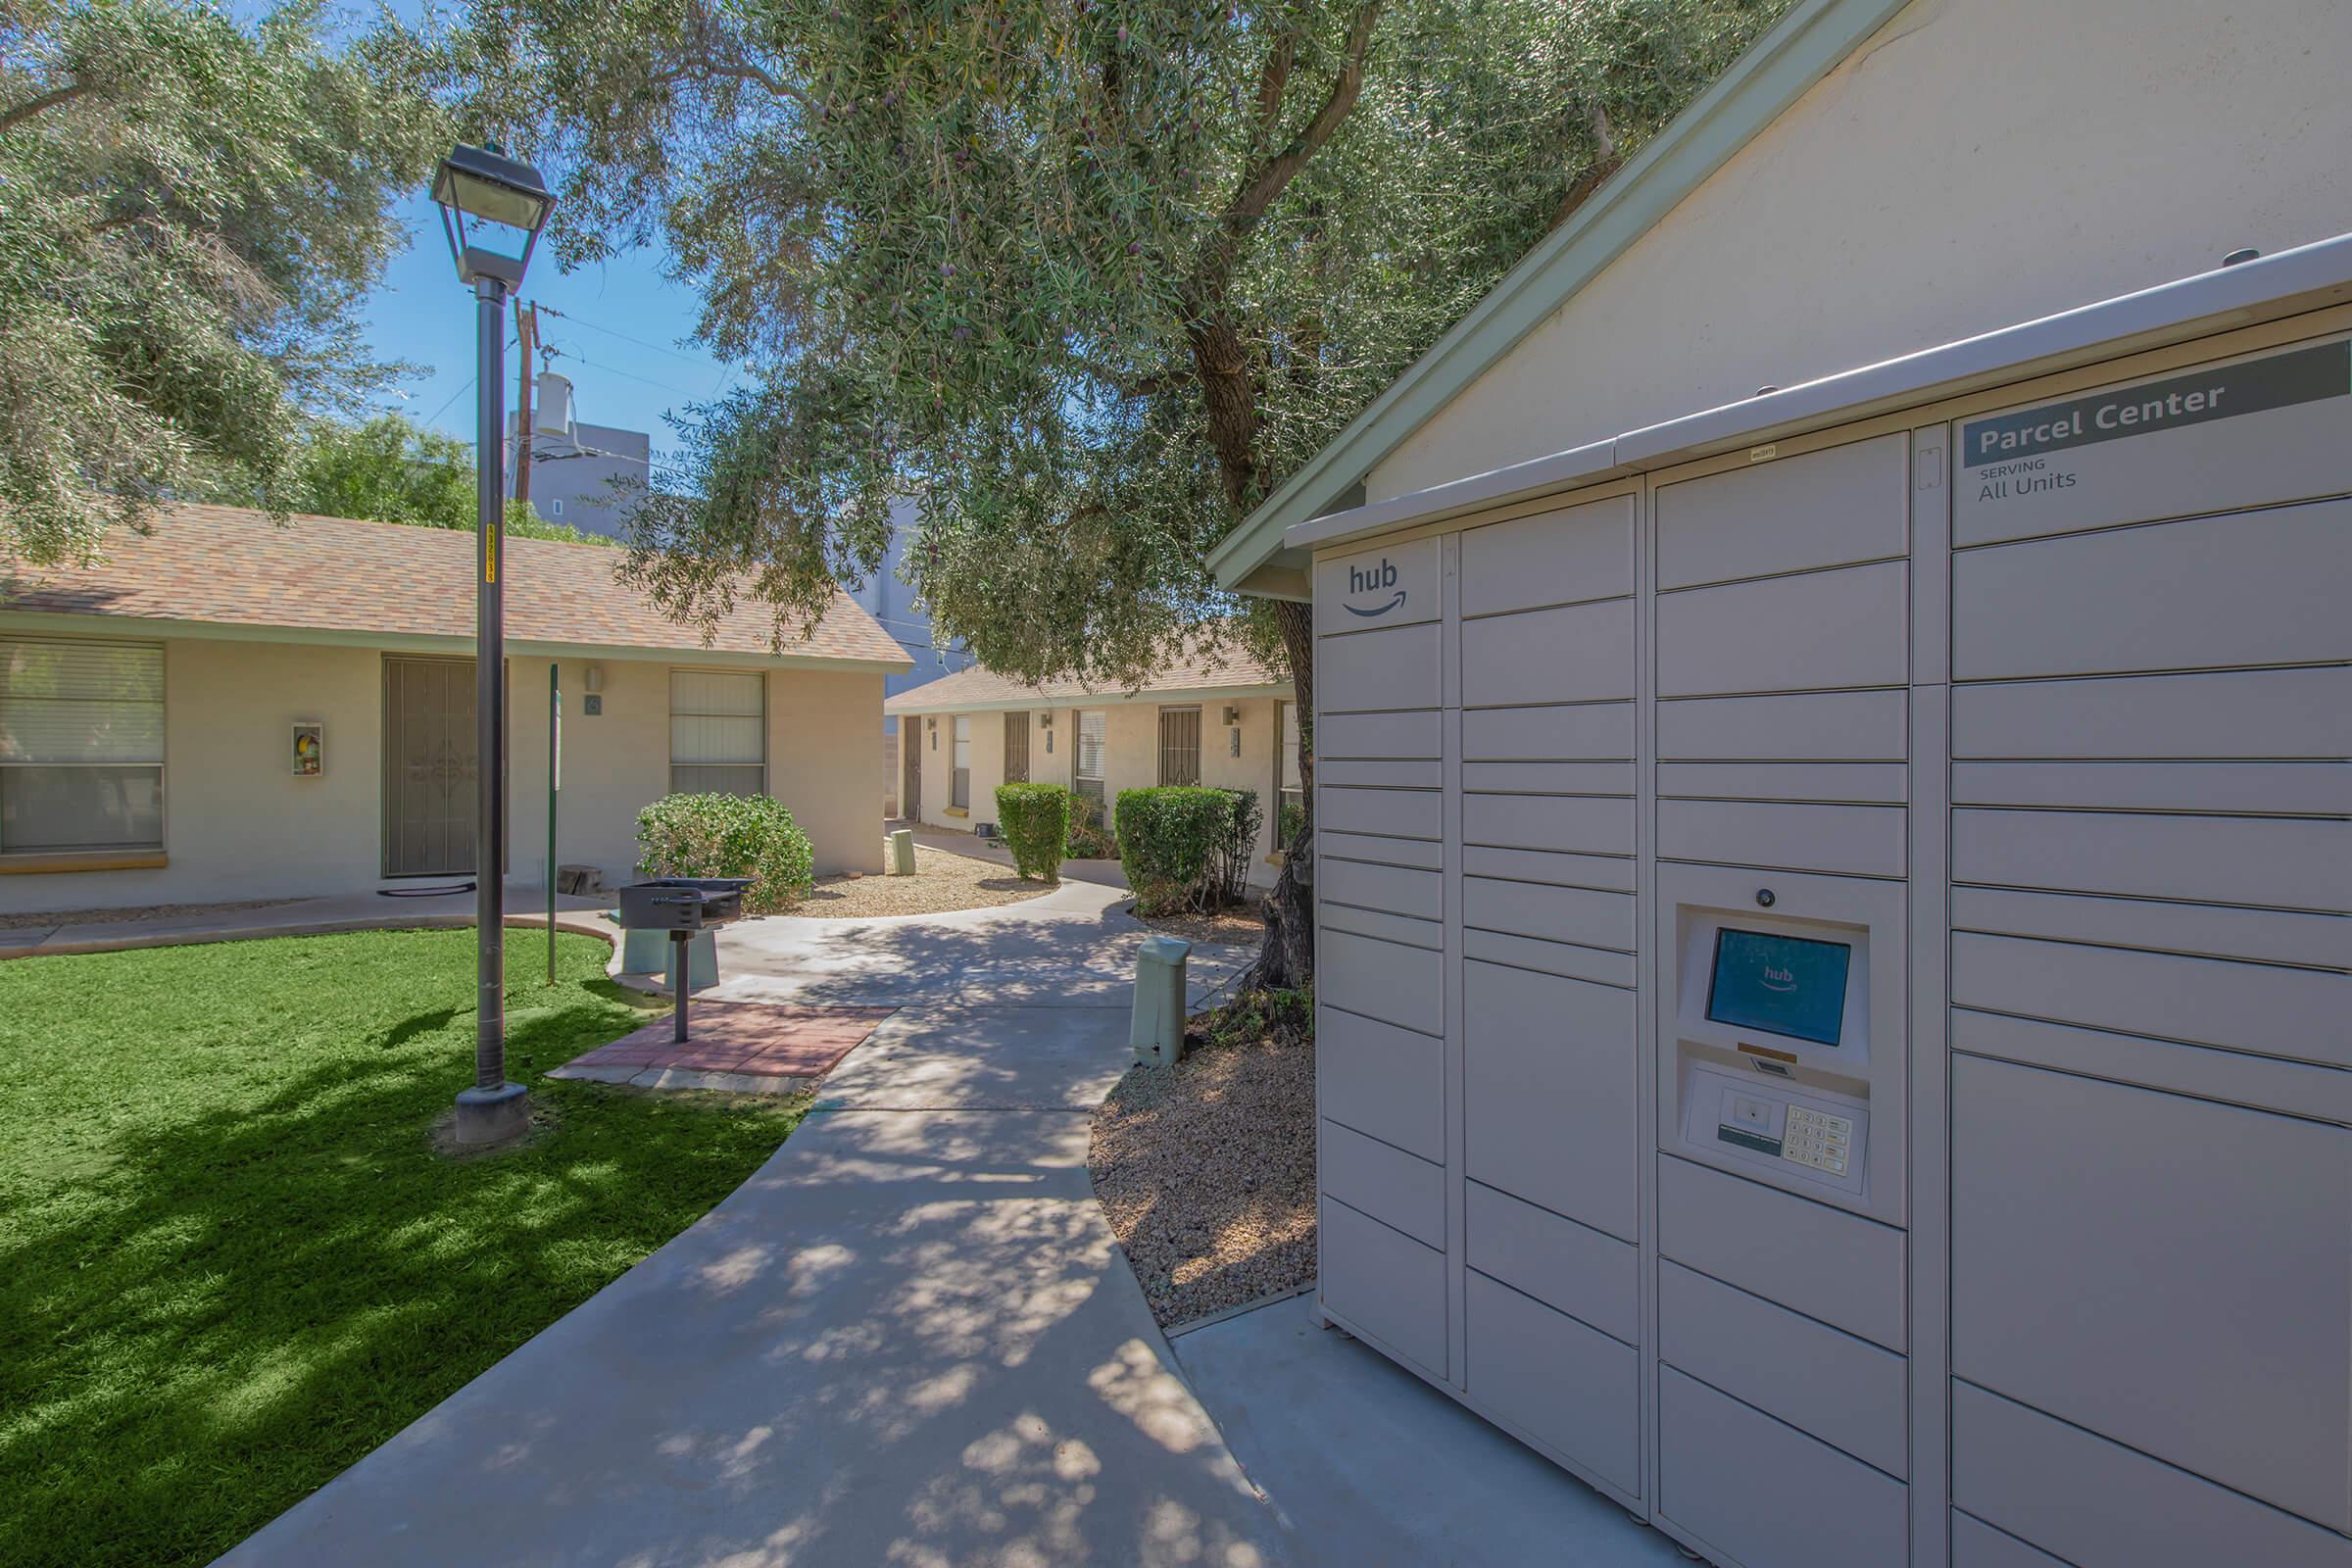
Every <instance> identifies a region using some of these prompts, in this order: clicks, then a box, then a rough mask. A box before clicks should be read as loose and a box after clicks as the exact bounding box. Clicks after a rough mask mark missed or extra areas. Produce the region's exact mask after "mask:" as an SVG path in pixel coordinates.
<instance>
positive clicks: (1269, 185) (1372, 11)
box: [1225, 0, 1382, 238]
mask: <svg viewBox="0 0 2352 1568" xmlns="http://www.w3.org/2000/svg"><path fill="white" fill-rule="evenodd" d="M1381 4H1382V0H1366V3H1365V5H1364V6H1363V8H1362V9H1361V10H1359V11H1357V12H1356V14H1355V20H1354V21H1352V22H1350V23H1349V24H1348V45H1347V51H1346V58H1345V60H1343V61H1342V63H1341V66H1340V75H1339V79H1338V80H1337V81H1334V82H1333V83H1332V84H1331V92H1330V94H1329V95H1328V96H1326V97H1325V98H1324V100H1323V107H1321V108H1320V109H1317V110H1316V111H1315V115H1314V118H1313V119H1312V120H1309V121H1308V122H1307V123H1306V127H1305V128H1304V129H1303V130H1301V131H1299V134H1298V135H1296V136H1293V137H1292V138H1291V141H1290V145H1289V146H1287V147H1285V148H1283V150H1282V151H1281V152H1278V153H1276V154H1275V155H1274V156H1273V157H1272V158H1270V159H1268V160H1266V162H1265V163H1264V164H1262V165H1261V166H1259V168H1258V170H1257V172H1255V173H1254V174H1252V175H1250V178H1249V179H1247V180H1245V181H1244V182H1243V184H1242V188H1241V190H1240V191H1239V192H1238V193H1236V195H1235V196H1234V199H1233V205H1232V206H1231V207H1230V208H1228V209H1226V213H1225V228H1226V231H1227V232H1228V233H1231V234H1233V235H1234V236H1235V237H1236V238H1239V237H1240V236H1241V235H1242V234H1244V233H1246V232H1248V231H1249V229H1250V226H1251V225H1252V224H1254V223H1255V222H1256V221H1258V220H1259V219H1260V218H1263V217H1264V216H1265V212H1266V209H1267V208H1268V207H1271V206H1272V205H1273V204H1274V198H1275V197H1277V196H1279V195H1281V194H1282V193H1283V191H1284V189H1285V188H1287V187H1288V186H1289V185H1290V183H1291V181H1292V180H1294V179H1296V178H1298V177H1299V171H1300V170H1302V169H1304V168H1305V167H1306V166H1307V162H1308V161H1309V160H1310V159H1312V158H1313V157H1314V156H1315V154H1316V153H1318V152H1320V151H1322V150H1323V144H1324V143H1325V142H1327V141H1329V140H1331V137H1332V133H1333V132H1334V131H1336V130H1338V129H1339V128H1340V125H1341V123H1343V122H1345V121H1346V120H1347V118H1348V113H1349V111H1351V110H1353V109H1354V108H1355V100H1356V97H1357V95H1359V94H1360V93H1361V92H1362V91H1363V90H1364V59H1365V57H1366V56H1367V55H1369V54H1370V53H1371V51H1372V28H1373V25H1374V24H1376V23H1378V22H1379V21H1380V8H1381ZM1275 47H1276V52H1277V53H1278V54H1279V53H1281V52H1282V51H1283V49H1284V48H1285V47H1286V45H1284V44H1280V43H1278V44H1277V45H1276V46H1275ZM1268 65H1269V67H1270V66H1271V65H1272V62H1271V61H1269V62H1268ZM1289 69H1290V68H1289V65H1288V64H1287V62H1286V63H1285V65H1284V67H1283V70H1284V74H1285V75H1286V76H1287V75H1288V73H1289Z"/></svg>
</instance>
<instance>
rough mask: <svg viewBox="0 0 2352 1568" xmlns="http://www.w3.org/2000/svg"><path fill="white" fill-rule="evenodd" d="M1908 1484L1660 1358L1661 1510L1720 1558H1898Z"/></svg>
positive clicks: (1768, 1563) (1871, 1563) (1871, 1564)
mask: <svg viewBox="0 0 2352 1568" xmlns="http://www.w3.org/2000/svg"><path fill="white" fill-rule="evenodd" d="M1909 1492H1910V1489H1909V1488H1907V1487H1906V1486H1904V1485H1903V1483H1901V1482H1900V1481H1897V1480H1895V1479H1894V1478H1893V1477H1892V1476H1889V1475H1887V1474H1884V1473H1883V1472H1881V1471H1878V1470H1874V1469H1872V1468H1871V1467H1870V1466H1869V1465H1866V1464H1864V1463H1862V1462H1861V1461H1860V1460H1859V1459H1855V1458H1852V1457H1849V1456H1848V1455H1846V1454H1843V1453H1840V1452H1839V1451H1838V1449H1836V1448H1833V1447H1831V1446H1829V1445H1828V1444H1826V1443H1823V1442H1821V1441H1819V1440H1818V1439H1815V1438H1809V1437H1807V1436H1805V1434H1803V1433H1802V1432H1799V1431H1798V1430H1797V1429H1796V1428H1794V1427H1792V1426H1789V1425H1788V1424H1787V1423H1785V1422H1781V1421H1776V1420H1774V1419H1773V1418H1772V1417H1771V1416H1769V1415H1766V1414H1765V1413H1764V1412H1762V1411H1761V1410H1758V1409H1755V1408H1754V1407H1753V1406H1750V1405H1746V1404H1742V1403H1740V1401H1739V1400H1738V1399H1735V1398H1732V1397H1729V1396H1728V1395H1725V1394H1722V1393H1720V1392H1718V1391H1717V1390H1715V1389H1711V1388H1709V1387H1708V1386H1707V1385H1705V1384H1704V1383H1700V1382H1698V1381H1697V1380H1696V1379H1694V1378H1691V1377H1687V1376H1685V1375H1684V1374H1683V1373H1680V1372H1677V1371H1676V1370H1674V1369H1673V1368H1672V1367H1663V1366H1662V1367H1660V1368H1659V1369H1658V1513H1659V1515H1660V1516H1661V1517H1662V1518H1664V1519H1665V1520H1666V1521H1667V1522H1668V1523H1669V1524H1672V1525H1674V1526H1676V1527H1677V1528H1678V1529H1680V1530H1683V1531H1686V1532H1688V1533H1689V1534H1690V1535H1691V1538H1692V1539H1693V1540H1694V1541H1695V1542H1697V1543H1698V1544H1699V1545H1700V1548H1701V1549H1702V1550H1704V1551H1705V1552H1706V1553H1707V1554H1708V1555H1709V1556H1711V1557H1714V1558H1715V1559H1716V1560H1717V1561H1718V1562H1720V1563H1722V1564H1724V1565H1726V1568H1734V1565H1737V1568H1783V1565H1786V1564H1800V1563H1801V1564H1804V1565H1805V1568H1899V1565H1900V1564H1902V1563H1905V1562H1907V1561H1909V1560H1910V1539H1909V1523H1908V1521H1909Z"/></svg>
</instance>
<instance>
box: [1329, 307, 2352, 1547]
mask: <svg viewBox="0 0 2352 1568" xmlns="http://www.w3.org/2000/svg"><path fill="white" fill-rule="evenodd" d="M2338 297H2340V295H2339V296H2338ZM2347 331H2352V312H2347V311H2346V310H2344V309H2342V308H2334V309H2327V310H2320V311H2316V312H2310V313H2307V314H2305V315H2302V316H2300V317H2293V318H2289V319H2283V320H2279V321H2274V322H2270V323H2267V324H2264V325H2260V326H2256V327H2251V328H2245V329H2241V330H2238V331H2235V332H2232V333H2229V334H2227V335H2222V334H2214V335H2208V336H2206V337H2204V338H2202V339H2200V340H2196V341H2194V342H2191V343H2186V344H2181V345H2177V346H2174V347H2170V348H2166V349H2163V350H2159V351H2155V352H2149V353H2141V354H2138V355H2136V356H2133V357H2125V356H2124V355H2122V354H2121V353H2120V352H2118V353H2113V354H2111V355H2110V357H2109V358H2108V360H2107V361H2106V362H2105V363H2103V364H2088V363H2085V362H2087V361H2088V360H2089V356H2087V355H2082V356H2078V357H2076V359H2075V360H2074V361H2073V362H2072V363H2073V364H2074V365H2075V366H2076V367H2077V368H2068V369H2065V370H2063V371H2060V372H2056V373H2043V374H2041V375H2040V376H2039V378H2038V379H2029V373H2030V372H2032V371H2034V370H2036V369H2038V368H2040V367H2039V366H2037V365H2035V364H2033V363H2027V361H2028V360H2029V359H2030V357H2027V356H2021V357H2020V368H2019V369H2018V370H2017V371H2016V372H2014V373H2013V374H2012V375H2011V376H2010V377H2009V384H2008V386H2007V387H2006V388H2005V389H1998V390H1984V391H1972V392H1970V393H1969V394H1968V395H1967V396H1965V397H1961V398H1951V397H1947V398H1946V399H1945V400H1944V401H1942V402H1936V403H1929V402H1925V401H1915V406H1914V407H1913V408H1912V409H1911V410H1909V411H1904V410H1901V409H1900V408H1899V407H1897V408H1896V409H1895V412H1890V413H1883V414H1878V415H1875V416H1874V417H1870V418H1867V419H1862V420H1857V421H1854V422H1849V423H1846V424H1843V425H1832V426H1831V427H1829V428H1823V429H1817V430H1814V431H1810V432H1799V433H1795V434H1786V433H1780V432H1775V434H1776V439H1774V440H1773V441H1772V442H1770V443H1769V444H1763V445H1757V446H1753V447H1752V448H1746V449H1738V450H1734V451H1731V452H1729V453H1725V454H1721V455H1717V456H1709V457H1702V458H1698V459H1696V460H1694V461H1682V462H1679V463H1678V464H1676V465H1675V466H1663V467H1657V468H1654V469H1652V470H1651V471H1645V472H1629V471H1628V469H1631V468H1638V467H1640V466H1642V465H1641V464H1640V463H1638V462H1634V463H1627V462H1624V461H1623V459H1622V452H1623V451H1624V450H1625V449H1627V448H1628V447H1630V446H1631V445H1632V444H1633V443H1632V441H1631V438H1627V439H1626V440H1621V441H1620V442H1619V443H1618V447H1619V449H1620V454H1621V456H1620V460H1619V462H1617V463H1614V464H1608V463H1601V462H1595V463H1594V464H1592V465H1590V466H1589V467H1588V471H1589V475H1590V482H1587V483H1585V484H1584V485H1583V486H1582V487H1581V488H1575V489H1568V490H1561V491H1558V492H1557V493H1553V494H1549V495H1531V494H1522V495H1519V496H1517V497H1514V498H1512V499H1510V500H1508V501H1507V503H1505V504H1502V505H1497V506H1494V507H1492V508H1490V509H1488V510H1486V511H1484V512H1480V511H1477V510H1475V509H1474V508H1473V507H1468V506H1464V505H1461V504H1460V503H1458V502H1455V503H1454V504H1452V506H1451V508H1450V510H1447V511H1441V509H1440V507H1439V506H1438V505H1437V504H1435V503H1433V504H1432V505H1431V506H1430V507H1429V508H1428V509H1427V510H1426V511H1425V512H1424V514H1423V515H1422V516H1423V517H1425V516H1427V515H1428V513H1432V512H1434V513H1438V514H1439V515H1438V516H1437V517H1436V518H1435V520H1422V517H1417V516H1416V515H1414V514H1413V512H1412V510H1411V509H1410V508H1409V507H1408V506H1405V505H1401V504H1384V505H1385V506H1386V508H1387V511H1388V513H1389V515H1390V518H1391V519H1393V520H1388V528H1389V531H1388V532H1387V533H1386V534H1385V535H1383V534H1378V533H1371V532H1370V531H1369V529H1368V528H1356V529H1352V530H1351V529H1350V528H1349V526H1348V522H1349V519H1348V518H1347V517H1346V516H1345V515H1343V516H1341V517H1338V518H1327V519H1318V521H1317V522H1315V523H1310V524H1305V525H1301V527H1300V528H1299V529H1298V530H1295V531H1294V535H1293V539H1294V543H1305V544H1310V545H1316V546H1317V554H1316V556H1315V564H1314V570H1313V590H1314V600H1315V617H1316V629H1317V634H1318V644H1317V653H1316V657H1317V680H1316V686H1317V692H1318V696H1319V707H1318V711H1317V714H1316V729H1315V734H1316V750H1317V770H1316V772H1317V782H1316V788H1317V791H1318V795H1317V808H1316V819H1317V823H1318V826H1319V829H1320V832H1319V834H1318V851H1319V854H1318V857H1317V867H1318V869H1317V880H1316V896H1317V904H1318V922H1319V930H1320V933H1321V937H1320V941H1321V956H1320V966H1321V971H1322V975H1321V981H1320V986H1319V990H1318V996H1317V1005H1318V1031H1319V1034H1318V1040H1319V1044H1320V1051H1319V1056H1318V1081H1319V1082H1318V1095H1319V1116H1320V1122H1319V1129H1318V1130H1319V1137H1320V1141H1319V1146H1318V1147H1319V1159H1320V1190H1321V1195H1322V1242H1321V1248H1322V1255H1321V1279H1320V1287H1319V1289H1320V1297H1321V1304H1322V1308H1323V1311H1324V1312H1325V1314H1326V1316H1327V1317H1328V1318H1329V1319H1330V1320H1332V1321H1333V1322H1335V1323H1337V1324H1338V1325H1340V1326H1342V1327H1344V1328H1346V1329H1348V1330H1349V1331H1350V1332H1352V1333H1354V1334H1356V1335H1358V1336H1360V1337H1361V1338H1363V1339H1364V1340H1366V1341H1368V1342H1370V1343H1372V1344H1374V1345H1376V1346H1377V1347H1379V1348H1381V1349H1383V1350H1384V1351H1386V1352H1387V1353H1388V1354H1390V1355H1391V1356H1392V1357H1394V1358H1396V1359H1397V1360H1398V1361H1400V1362H1402V1363H1403V1364H1405V1365H1407V1366H1408V1367H1410V1368H1412V1369H1413V1370H1414V1371H1416V1372H1417V1373H1419V1374H1420V1375H1421V1376H1422V1377H1423V1378H1425V1379H1427V1380H1428V1381H1430V1382H1431V1383H1433V1384H1435V1385H1437V1386H1438V1387H1440V1388H1442V1389H1444V1390H1446V1391H1447V1392H1448V1393H1450V1394H1451V1395H1452V1396H1453V1397H1456V1398H1458V1399H1460V1400H1462V1401H1463V1402H1464V1403H1466V1404H1468V1405H1470V1406H1471V1407H1472V1408H1474V1409H1476V1410H1478V1411H1480V1412H1481V1413H1482V1414H1484V1415H1486V1416H1487V1417H1488V1418H1490V1419H1492V1420H1494V1421H1495V1422H1496V1423H1498V1424H1500V1425H1502V1426H1503V1427H1505V1428H1506V1429H1508V1430H1509V1431H1511V1432H1512V1433H1513V1434H1515V1435H1516V1436H1518V1437H1519V1438H1521V1439H1522V1440H1523V1441H1525V1442H1527V1443H1528V1444H1530V1445H1531V1446H1535V1447H1537V1448H1538V1449H1540V1450H1541V1451H1543V1452H1544V1454H1546V1455H1547V1456H1548V1457H1550V1458H1551V1459H1553V1460H1554V1461H1556V1462H1557V1463H1559V1464H1561V1465H1562V1466H1564V1467H1566V1468H1567V1469H1569V1470H1570V1471H1572V1472H1574V1473H1575V1474H1576V1475H1577V1476H1579V1477H1581V1478H1582V1479H1584V1480H1585V1481H1587V1482H1589V1483H1590V1484H1592V1485H1593V1486H1594V1487H1596V1488H1598V1489H1599V1490H1600V1491H1602V1492H1603V1493H1605V1494H1607V1495H1610V1496H1611V1497H1613V1498H1615V1499H1617V1500H1618V1501H1620V1502H1621V1503H1623V1504H1624V1505H1625V1506H1627V1507H1628V1508H1630V1509H1632V1510H1634V1511H1635V1512H1636V1513H1637V1514H1639V1515H1640V1516H1642V1517H1643V1518H1646V1519H1648V1520H1649V1521H1651V1522H1652V1523H1654V1524H1655V1525H1657V1526H1658V1527H1659V1528H1661V1529H1663V1530H1665V1531H1667V1532H1668V1533H1670V1534H1671V1535H1672V1536H1673V1537H1675V1538H1676V1539H1677V1540H1678V1541H1681V1542H1683V1543H1684V1544H1687V1545H1688V1546H1690V1547H1691V1548H1692V1549H1694V1550H1696V1551H1698V1552H1701V1553H1703V1554H1704V1555H1706V1556H1707V1557H1709V1558H1711V1559H1712V1560H1714V1561H1716V1562H1718V1563H1721V1564H1724V1565H1726V1568H1766V1565H1777V1564H1784V1563H1795V1562H1802V1563H1806V1564H1816V1565H1823V1568H1886V1565H1888V1564H1902V1563H1907V1564H1916V1565H1921V1568H1939V1565H1945V1564H1950V1565H1956V1568H2025V1565H2042V1568H2051V1565H2057V1568H2064V1565H2068V1564H2072V1565H2074V1568H2160V1565H2174V1564H2178V1565H2181V1568H2204V1565H2210V1564H2214V1563H2221V1562H2255V1561H2259V1562H2263V1563H2266V1564H2310V1565H2327V1568H2352V1025H2348V1024H2347V1023H2346V1021H2345V1020H2346V1018H2347V1017H2348V1016H2352V977H2348V976H2347V966H2348V965H2352V919H2348V917H2352V763H2348V761H2347V759H2352V611H2348V610H2347V606H2352V346H2348V344H2347V339H2346V333H2347ZM1975 384H1976V385H1977V386H1980V387H1987V388H1993V387H1996V386H1997V385H1998V382H1997V377H1995V376H1993V375H1989V374H1980V375H1979V376H1978V378H1977V380H1976V382H1975ZM1879 406H1880V407H1882V408H1886V407H1888V406H1889V405H1888V404H1887V403H1886V402H1882V403H1881V404H1880V405H1879ZM1834 417H1835V415H1834V413H1831V412H1829V411H1826V410H1825V417H1824V419H1823V421H1821V422H1824V423H1827V422H1828V421H1829V420H1830V419H1832V418H1834ZM1367 510H1368V511H1369V510H1371V509H1367ZM1384 520H1385V519H1384ZM1318 532H1320V533H1321V534H1322V535H1323V536H1324V537H1325V538H1331V537H1332V536H1335V535H1336V536H1337V538H1336V541H1335V542H1330V543H1322V542H1319V541H1318V539H1317V537H1316V535H1317V533H1318ZM1301 536H1303V537H1301Z"/></svg>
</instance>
